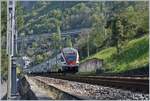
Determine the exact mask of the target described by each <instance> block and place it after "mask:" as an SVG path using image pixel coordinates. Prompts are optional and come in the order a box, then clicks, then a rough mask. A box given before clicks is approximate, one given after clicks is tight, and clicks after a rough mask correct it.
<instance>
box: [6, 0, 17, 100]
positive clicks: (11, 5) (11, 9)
mask: <svg viewBox="0 0 150 101" xmlns="http://www.w3.org/2000/svg"><path fill="white" fill-rule="evenodd" d="M7 6H8V7H7V26H8V27H7V55H8V58H9V67H8V89H7V93H8V96H7V99H13V97H14V96H16V92H17V88H16V65H15V64H14V61H15V60H14V59H15V58H14V55H15V53H16V52H15V50H14V48H15V46H16V43H15V42H14V41H15V40H14V39H15V35H16V34H15V0H8V1H7Z"/></svg>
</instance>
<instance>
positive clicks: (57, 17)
mask: <svg viewBox="0 0 150 101" xmlns="http://www.w3.org/2000/svg"><path fill="white" fill-rule="evenodd" d="M51 13H52V15H51V16H52V18H51V21H52V22H53V23H54V24H55V27H56V32H57V35H56V36H57V38H58V40H57V42H58V43H59V49H61V47H62V46H61V31H60V27H61V11H60V10H53V11H52V12H51Z"/></svg>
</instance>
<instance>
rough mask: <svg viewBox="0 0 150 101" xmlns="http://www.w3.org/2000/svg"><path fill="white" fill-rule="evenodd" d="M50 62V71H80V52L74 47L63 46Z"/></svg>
mask: <svg viewBox="0 0 150 101" xmlns="http://www.w3.org/2000/svg"><path fill="white" fill-rule="evenodd" d="M49 63H50V65H49V66H50V67H49V70H50V72H78V68H79V53H78V51H77V50H76V49H74V48H63V49H62V50H61V53H59V54H58V55H57V56H56V57H54V58H53V59H51V60H50V61H49Z"/></svg>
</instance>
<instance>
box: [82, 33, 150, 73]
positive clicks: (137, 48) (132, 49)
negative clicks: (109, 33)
mask: <svg viewBox="0 0 150 101" xmlns="http://www.w3.org/2000/svg"><path fill="white" fill-rule="evenodd" d="M92 58H98V59H103V60H104V67H105V72H109V73H121V72H125V71H127V70H131V69H135V68H141V67H143V66H146V65H148V64H149V38H148V35H145V36H143V37H141V38H138V39H134V40H131V41H129V42H128V43H127V44H126V45H125V46H123V49H122V53H121V54H120V55H119V56H118V55H117V51H116V48H115V47H110V48H106V49H104V50H102V51H100V52H98V53H96V54H94V55H92V56H90V57H88V58H86V59H85V60H83V61H81V62H84V61H86V60H88V59H92Z"/></svg>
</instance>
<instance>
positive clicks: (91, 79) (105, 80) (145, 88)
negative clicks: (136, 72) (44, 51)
mask: <svg viewBox="0 0 150 101" xmlns="http://www.w3.org/2000/svg"><path fill="white" fill-rule="evenodd" d="M40 76H45V77H51V78H57V79H64V80H69V81H76V82H82V83H88V84H94V85H103V86H109V87H115V88H121V89H125V90H130V91H133V92H142V93H149V78H148V77H141V76H140V77H119V76H77V75H56V74H55V75H54V74H48V75H40Z"/></svg>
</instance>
